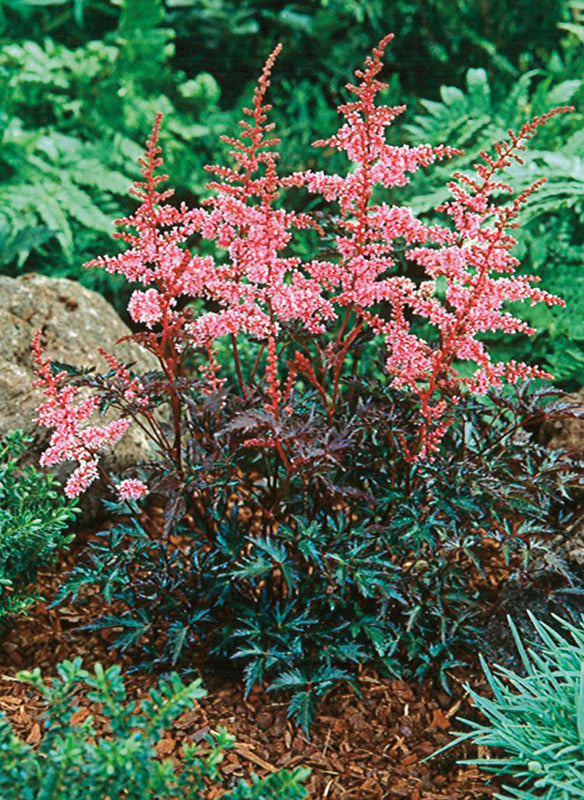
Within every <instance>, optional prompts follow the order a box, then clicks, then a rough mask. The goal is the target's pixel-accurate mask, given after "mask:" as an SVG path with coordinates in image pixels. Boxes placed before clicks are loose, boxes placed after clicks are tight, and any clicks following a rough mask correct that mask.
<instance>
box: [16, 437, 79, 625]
mask: <svg viewBox="0 0 584 800" xmlns="http://www.w3.org/2000/svg"><path fill="white" fill-rule="evenodd" d="M26 443H27V440H26V439H25V438H24V436H23V434H22V433H21V432H18V431H14V432H12V433H9V434H8V435H7V436H6V437H5V438H4V440H3V441H1V442H0V627H2V626H3V625H6V623H7V621H8V619H9V618H10V616H12V615H13V614H16V613H18V612H21V611H23V610H24V609H26V608H27V607H28V606H29V605H31V604H32V603H34V602H35V601H36V600H38V599H40V598H39V596H38V593H37V591H36V589H35V588H34V584H35V582H36V579H37V575H38V572H39V570H40V569H44V568H46V567H47V566H48V565H49V564H51V563H53V562H54V560H55V558H56V555H57V551H58V549H59V548H62V547H65V546H66V545H67V544H69V542H71V540H72V539H73V534H72V533H70V532H68V528H69V526H70V524H71V522H72V521H73V519H74V517H75V505H76V504H75V502H74V501H71V500H69V501H66V500H65V498H64V497H63V495H62V493H61V492H60V491H59V490H58V487H57V485H56V483H55V482H54V480H53V479H52V477H51V476H49V475H42V474H41V473H39V471H38V470H36V469H34V468H33V467H21V466H20V465H19V458H20V456H21V455H22V453H23V452H24V450H25V448H26Z"/></svg>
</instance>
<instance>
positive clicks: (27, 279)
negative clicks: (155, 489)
mask: <svg viewBox="0 0 584 800" xmlns="http://www.w3.org/2000/svg"><path fill="white" fill-rule="evenodd" d="M39 328H42V330H43V338H42V343H43V347H44V349H45V353H46V355H48V356H50V357H51V358H52V359H54V360H56V361H60V362H62V363H66V364H72V365H74V366H76V367H95V368H96V369H97V370H101V371H105V370H106V369H107V365H106V364H105V363H104V361H103V359H102V358H101V356H100V355H99V354H98V352H97V348H98V347H103V348H104V349H105V350H107V351H108V352H111V353H114V354H115V356H116V358H117V359H118V360H119V361H121V362H124V363H128V362H135V367H134V369H135V370H136V371H137V372H146V371H148V370H152V369H156V366H157V365H156V360H155V359H154V357H153V356H151V354H149V353H147V352H146V351H145V350H143V349H142V348H140V347H139V346H138V345H136V344H135V343H133V342H122V343H120V344H116V342H117V340H118V339H120V338H121V337H123V336H127V335H128V334H129V333H130V330H129V328H128V327H127V326H126V325H125V324H124V323H123V322H122V320H121V319H120V317H119V316H118V314H117V313H116V311H115V310H114V309H113V308H112V306H111V305H110V304H109V303H108V302H107V301H106V300H105V299H104V298H103V297H102V296H101V295H100V294H97V293H96V292H92V291H90V290H89V289H86V288H85V287H83V286H81V285H80V284H79V283H76V282H75V281H71V280H67V279H65V278H51V277H47V276H44V275H37V274H34V273H31V274H27V275H22V276H20V277H18V278H9V277H6V276H0V342H1V345H0V437H1V436H3V435H4V434H5V433H6V432H7V431H9V430H12V429H14V428H23V429H24V430H25V431H26V432H27V433H28V434H30V435H31V436H32V437H33V442H32V444H31V446H30V449H29V453H28V458H27V460H29V461H30V462H32V463H35V462H36V463H38V459H39V457H40V455H41V453H42V452H43V450H44V449H45V448H46V446H47V444H48V441H49V438H50V435H51V433H52V431H51V430H49V429H48V428H44V427H41V426H39V425H37V424H35V422H34V418H35V417H36V408H37V406H38V405H39V403H41V402H42V400H43V394H42V391H41V389H40V388H39V387H36V388H35V387H33V385H32V384H33V381H34V380H35V375H34V373H33V365H34V362H33V359H32V354H31V341H32V338H33V336H34V334H35V333H36V331H37V330H39ZM112 418H114V417H108V416H107V415H106V417H105V421H106V422H107V421H109V420H110V419H112ZM151 457H152V451H151V449H150V447H149V445H148V443H147V442H146V441H145V439H144V437H143V436H142V434H141V433H140V431H139V430H138V429H137V428H136V426H132V425H131V426H130V429H129V430H128V432H127V433H126V435H125V436H124V437H123V439H122V440H121V441H120V442H119V443H118V444H117V445H116V448H115V452H110V451H104V455H103V458H102V463H103V465H104V467H105V468H106V469H107V470H108V471H113V472H118V471H121V470H123V469H125V468H127V467H129V466H132V465H135V464H137V463H139V462H141V461H144V460H149V459H150V458H151ZM72 466H73V465H70V467H69V468H65V469H63V468H62V467H61V468H59V467H57V468H56V469H55V470H53V471H54V472H56V474H57V475H58V477H59V478H61V479H62V478H63V477H65V476H66V475H67V474H69V473H70V472H71V468H72ZM101 492H103V489H102V490H101ZM99 495H100V489H99V487H98V486H97V485H96V486H95V487H94V488H93V490H90V492H89V493H88V497H86V498H85V499H84V500H83V502H82V508H83V511H84V514H83V518H84V521H88V519H89V518H90V517H92V516H93V515H95V514H98V513H99V510H100V508H101V501H100V498H99Z"/></svg>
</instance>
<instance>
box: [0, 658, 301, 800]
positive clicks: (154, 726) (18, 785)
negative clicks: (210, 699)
mask: <svg viewBox="0 0 584 800" xmlns="http://www.w3.org/2000/svg"><path fill="white" fill-rule="evenodd" d="M57 671H58V675H59V677H58V678H56V679H54V680H53V682H52V685H50V686H47V685H45V683H44V682H43V680H42V677H41V674H40V670H39V669H38V668H36V669H34V670H33V671H32V672H20V673H19V674H18V675H17V677H18V679H19V680H21V681H25V682H26V683H30V684H31V685H32V686H34V687H35V688H36V689H37V690H39V691H40V692H41V695H42V698H43V702H44V705H45V706H46V710H45V711H44V712H43V727H44V734H43V736H42V739H41V741H40V744H39V745H38V747H36V748H35V747H32V746H31V745H29V744H25V743H24V742H23V741H22V740H21V739H19V737H18V736H17V735H16V734H15V733H14V732H13V730H12V728H11V725H10V723H9V721H8V720H7V719H6V718H5V716H4V714H2V713H0V792H1V795H2V798H3V800H41V798H46V797H49V796H50V797H51V798H52V800H77V799H79V800H81V798H82V799H83V800H103V798H104V797H111V798H114V797H116V798H117V797H124V798H127V800H174V799H175V798H177V797H180V798H181V800H202V798H203V797H207V792H208V789H209V785H210V782H213V783H214V784H215V785H216V786H217V784H221V783H222V781H221V779H220V776H219V772H218V765H219V764H220V763H221V760H222V758H223V751H224V750H225V748H228V747H229V746H230V745H231V744H232V743H233V737H231V736H230V735H229V734H228V733H227V731H226V730H225V729H223V728H220V729H219V730H218V731H217V732H216V733H215V734H214V735H209V734H208V735H207V737H206V742H207V746H206V747H205V750H206V752H205V753H204V754H203V753H199V750H200V748H199V747H198V746H197V745H193V744H184V745H183V750H184V756H183V758H182V760H181V764H180V768H179V770H178V772H177V769H176V767H175V764H174V763H173V761H172V759H166V760H164V761H161V760H159V759H157V757H156V749H155V748H156V744H157V742H158V741H159V739H160V738H161V735H162V734H163V732H164V731H165V729H166V728H167V727H168V726H169V725H171V724H172V722H173V721H174V720H175V719H176V718H177V717H178V716H179V715H180V714H181V712H182V711H184V710H185V709H188V708H189V706H190V705H191V704H192V701H193V700H197V699H200V698H201V697H204V696H205V695H206V692H205V691H204V689H203V688H202V687H201V682H200V680H197V681H195V682H194V683H191V684H190V685H188V686H185V685H183V683H182V682H181V680H180V679H179V678H178V676H177V675H176V674H173V675H171V677H170V678H169V679H167V680H161V681H160V683H159V686H158V689H150V690H149V692H148V696H147V697H142V698H141V699H140V702H139V703H137V702H136V701H128V699H127V695H126V689H125V686H124V682H123V678H122V676H121V671H120V667H119V666H117V665H116V666H112V667H109V668H108V669H107V670H104V669H103V667H102V666H101V664H96V665H95V670H94V674H93V675H91V674H90V673H89V672H87V671H86V670H84V669H82V666H81V659H80V658H76V659H75V660H74V661H73V662H71V661H64V662H62V663H61V664H59V665H58V667H57ZM87 689H89V690H90V691H89V692H87V699H88V700H90V701H93V702H95V703H99V704H101V709H102V711H101V714H102V715H103V716H104V717H106V719H107V723H108V725H107V728H106V730H105V731H104V730H103V729H101V726H100V729H99V730H98V729H97V726H96V725H94V720H93V717H92V716H86V717H85V718H84V719H82V720H80V719H79V711H80V706H79V704H78V697H79V694H78V693H79V691H80V690H81V691H84V690H87ZM307 774H308V771H307V770H305V769H300V768H298V769H296V770H294V771H293V772H287V771H285V770H284V771H282V772H279V773H275V774H273V775H269V776H268V777H267V778H265V779H263V780H260V779H259V778H258V777H257V776H255V775H254V776H253V778H252V782H251V783H248V782H246V781H243V780H240V781H239V782H238V783H237V785H236V786H234V787H232V791H227V792H226V793H225V794H223V795H222V797H225V798H226V800H229V798H233V800H235V798H238V800H272V799H273V800H276V798H277V799H278V800H285V799H287V800H301V798H304V797H306V791H305V789H304V788H303V787H302V785H301V782H302V780H304V778H306V776H307Z"/></svg>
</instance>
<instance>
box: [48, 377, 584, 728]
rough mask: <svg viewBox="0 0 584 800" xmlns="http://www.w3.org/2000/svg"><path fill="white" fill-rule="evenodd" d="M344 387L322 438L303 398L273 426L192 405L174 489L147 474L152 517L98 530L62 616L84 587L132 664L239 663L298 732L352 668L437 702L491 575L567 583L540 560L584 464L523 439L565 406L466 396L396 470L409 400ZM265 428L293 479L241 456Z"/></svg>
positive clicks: (245, 413) (531, 398)
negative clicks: (410, 682) (421, 687)
mask: <svg viewBox="0 0 584 800" xmlns="http://www.w3.org/2000/svg"><path fill="white" fill-rule="evenodd" d="M347 388H348V390H350V391H352V398H353V399H352V404H349V405H348V406H347V409H348V410H347V411H346V415H345V417H344V418H341V419H340V420H339V422H338V424H337V426H336V427H335V428H334V429H333V430H332V431H331V430H330V429H329V430H328V433H326V431H327V428H326V424H325V420H323V419H321V418H320V417H319V413H318V410H317V408H318V407H317V406H316V405H315V404H314V403H312V404H311V403H310V402H309V398H310V392H309V391H307V397H306V401H305V407H304V413H299V412H298V413H295V414H294V415H293V416H292V417H290V418H289V419H288V421H286V420H284V419H282V420H280V421H279V422H278V423H275V422H274V420H270V419H269V415H268V414H267V412H266V411H265V409H263V408H262V407H261V406H260V407H255V408H254V407H253V406H252V407H250V404H251V400H250V399H249V398H248V399H247V400H245V401H244V400H243V399H242V398H240V397H236V396H233V395H230V394H229V393H228V392H227V391H226V390H222V392H221V393H220V394H219V395H217V396H215V397H213V396H211V397H208V398H207V400H206V402H205V404H204V406H201V404H199V405H197V404H195V403H193V404H192V407H191V410H190V415H189V418H188V422H187V423H186V424H185V427H184V430H183V434H182V438H183V442H185V443H186V444H185V446H186V449H187V452H188V453H189V454H190V457H189V459H188V461H187V466H186V468H185V474H184V475H183V476H182V478H181V477H179V476H177V474H176V471H173V470H172V467H171V465H166V464H165V463H164V462H161V463H159V464H157V465H153V466H152V467H151V474H150V479H149V481H148V482H149V485H151V486H152V487H153V489H154V491H155V492H156V493H157V497H158V499H157V501H156V502H157V504H158V505H159V507H160V516H159V517H158V518H156V516H151V518H150V521H148V522H144V520H142V521H141V522H137V521H134V522H132V523H122V524H117V525H115V526H114V527H113V528H112V529H110V530H108V531H104V532H103V533H102V534H101V538H102V543H101V544H93V545H92V546H91V547H90V549H89V550H88V552H87V554H86V556H87V557H86V558H85V559H84V560H82V561H80V562H79V563H78V564H77V565H76V566H75V568H74V570H73V572H72V573H71V574H70V575H69V576H68V578H67V580H66V582H65V584H64V585H63V586H62V588H61V592H60V596H59V598H58V600H62V599H64V598H65V597H66V596H67V595H69V594H71V595H73V599H75V598H78V600H77V601H78V602H82V598H83V594H84V591H86V590H87V588H88V587H90V586H92V585H94V584H95V585H97V587H98V589H99V591H101V592H102V593H103V596H104V599H105V600H106V602H108V603H111V602H114V601H115V602H116V605H117V608H119V607H120V606H119V603H120V602H121V604H122V605H121V608H122V609H123V610H122V611H121V612H120V611H117V612H116V613H115V614H111V613H110V614H108V613H107V612H104V614H103V615H102V616H101V617H100V618H98V619H97V620H95V622H94V623H92V627H97V628H114V629H116V638H115V641H114V647H116V648H119V649H121V650H130V651H131V652H133V653H135V656H134V657H135V658H136V664H137V665H139V666H141V667H150V668H152V667H158V668H160V667H164V666H165V665H168V664H171V665H178V666H180V667H181V668H185V669H186V668H188V667H189V665H192V659H193V658H194V654H195V653H198V654H199V657H201V658H204V659H205V662H206V663H207V664H219V665H221V669H226V668H228V667H227V666H226V665H227V664H228V663H229V662H232V663H235V664H237V665H239V667H240V669H242V670H243V675H244V679H245V684H246V691H247V692H249V691H250V690H251V688H252V687H253V686H254V685H262V684H263V685H268V686H269V689H270V691H276V690H278V691H281V690H282V691H286V692H287V693H288V695H289V697H290V706H289V710H290V714H291V715H292V716H293V717H294V718H295V720H296V721H297V722H298V723H299V724H300V725H302V726H303V727H304V729H305V730H307V729H308V726H309V724H310V720H311V719H312V717H313V715H314V713H315V710H316V708H317V705H318V701H319V700H320V699H321V698H322V697H323V696H324V695H326V694H327V693H328V692H329V691H330V690H331V689H332V688H333V687H334V686H335V685H336V684H338V682H339V681H345V682H346V683H348V684H350V685H353V686H355V687H356V686H357V684H356V682H355V679H356V674H357V672H358V668H359V666H360V665H364V664H373V665H375V666H376V667H377V668H378V669H381V670H382V671H385V672H387V673H390V674H396V675H403V676H410V677H411V676H414V675H415V676H417V677H418V678H422V677H424V676H425V675H429V674H431V675H434V676H435V677H437V678H440V680H441V681H442V683H443V684H444V685H446V686H447V676H446V670H447V669H448V668H449V667H452V666H454V665H456V664H458V663H462V662H464V661H465V660H466V659H467V658H468V657H469V653H470V648H472V647H475V646H476V643H477V642H478V641H480V637H481V630H482V628H483V625H484V624H485V622H486V621H487V620H488V618H489V613H490V609H491V608H492V605H493V595H494V593H495V591H494V590H493V585H492V584H491V582H490V581H489V576H490V575H491V573H493V575H492V577H493V578H494V585H495V586H497V585H498V584H499V583H502V582H504V581H505V580H507V579H509V578H510V577H513V576H514V577H517V576H520V577H521V578H522V579H524V580H526V581H528V580H529V579H530V576H534V577H539V576H541V574H542V572H545V571H546V570H547V571H550V572H556V573H559V574H560V577H561V580H560V583H562V581H563V582H564V583H566V582H569V581H570V580H571V577H570V575H569V572H568V570H567V567H566V566H565V565H564V564H562V562H561V560H560V559H558V558H557V557H556V556H555V555H553V554H552V553H551V552H548V546H547V542H548V541H550V540H551V538H553V536H554V535H556V534H558V532H559V531H560V530H561V529H562V527H563V526H564V525H565V519H564V517H565V516H566V512H565V511H564V508H565V506H566V501H567V498H568V497H569V496H570V493H571V492H573V490H574V487H577V484H578V480H579V476H581V466H580V465H579V464H577V463H573V462H571V461H570V460H569V459H568V458H567V457H565V456H564V455H562V454H558V453H550V452H548V451H547V450H545V449H544V448H543V447H542V446H540V445H538V444H537V443H536V442H535V441H534V440H533V438H532V436H531V434H530V433H529V432H528V430H527V429H532V428H534V427H537V425H538V424H539V422H541V420H543V419H545V418H546V417H547V418H553V416H554V415H558V414H561V413H565V412H566V409H565V404H562V403H558V402H552V403H550V402H548V403H547V405H545V404H544V401H546V400H547V401H549V400H550V398H549V397H547V396H546V394H545V392H543V391H541V390H539V391H537V390H535V391H533V390H528V389H527V388H526V387H524V388H522V389H521V390H520V391H518V393H517V394H516V396H515V397H506V396H502V395H501V394H500V393H499V394H492V395H490V396H489V399H488V400H487V401H485V400H478V399H476V398H475V399H471V398H466V399H465V400H461V401H460V405H459V407H458V409H457V411H458V413H457V418H456V420H454V421H453V423H452V425H451V427H450V429H449V431H448V432H447V434H446V437H445V439H444V443H443V448H442V450H441V452H440V453H439V454H438V455H437V456H436V459H435V460H434V461H433V462H420V463H418V464H414V465H412V464H408V463H407V462H406V461H405V460H404V459H403V456H402V454H401V450H400V446H401V443H402V442H403V441H404V439H405V440H406V441H407V440H408V437H409V438H410V439H411V438H412V437H413V436H415V424H414V423H415V419H416V408H415V402H414V401H413V400H412V399H411V398H410V399H408V398H407V396H404V395H403V394H402V393H399V392H396V391H392V390H391V389H389V388H387V387H384V386H383V384H379V383H376V384H375V385H372V383H371V380H370V379H366V378H359V377H356V378H355V379H354V380H353V381H352V383H351V385H350V386H348V387H347ZM237 406H239V407H240V409H241V410H240V412H239V414H236V413H234V409H235V408H236V407H237ZM242 406H245V407H244V408H241V407H242ZM296 407H297V409H298V404H297V406H296ZM274 424H277V425H278V426H279V427H278V435H279V436H280V438H281V440H282V441H285V442H286V446H287V448H288V451H289V452H292V453H293V456H292V457H295V458H296V459H297V467H296V469H295V470H294V473H293V475H292V476H289V475H288V476H286V475H285V474H284V473H283V472H282V471H278V467H277V459H276V462H274V459H275V458H276V457H275V456H274V453H273V451H272V450H270V449H266V450H265V451H264V452H263V453H262V452H261V451H260V452H258V451H257V449H253V450H252V449H249V448H245V447H242V446H241V443H242V440H245V438H246V437H249V436H250V435H251V436H253V437H256V438H257V437H259V438H261V437H262V436H265V435H267V434H266V429H267V430H273V426H274ZM112 508H113V507H112ZM118 510H122V509H118ZM126 510H127V509H126ZM538 570H539V572H538ZM497 575H498V577H496V576H497ZM138 653H140V656H138Z"/></svg>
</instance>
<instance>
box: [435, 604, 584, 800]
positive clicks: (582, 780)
mask: <svg viewBox="0 0 584 800" xmlns="http://www.w3.org/2000/svg"><path fill="white" fill-rule="evenodd" d="M530 618H531V621H532V623H533V626H534V628H535V630H536V632H537V635H538V638H539V640H540V641H539V642H538V643H537V645H535V646H534V647H533V648H528V649H526V648H525V646H524V645H523V643H522V641H521V638H520V636H519V634H518V632H517V629H516V628H515V625H514V624H513V622H512V620H511V619H509V624H510V626H511V630H512V632H513V637H514V639H515V643H516V645H517V649H518V651H519V654H520V656H521V661H522V663H523V667H524V671H525V672H524V674H521V675H519V674H517V673H515V672H513V671H511V670H508V669H505V668H503V667H498V666H495V667H494V672H493V671H492V670H491V669H490V668H489V666H488V665H487V664H486V662H485V661H484V659H482V664H483V669H484V672H485V675H486V677H487V680H488V683H489V686H490V688H491V691H492V693H493V697H492V698H489V697H484V696H483V695H480V694H478V693H477V692H476V691H474V690H473V689H471V688H469V687H467V691H468V692H469V694H470V696H471V698H472V701H473V704H474V705H475V707H476V708H477V709H478V710H479V711H480V712H481V713H482V714H483V715H484V716H485V717H486V718H487V720H488V721H487V722H486V723H485V722H477V721H475V720H467V719H463V720H461V721H462V722H465V723H466V724H467V725H468V726H470V728H471V730H470V731H466V732H463V733H458V734H456V739H455V741H454V742H452V743H451V744H450V745H448V747H453V746H454V745H457V744H460V743H461V742H463V741H467V740H471V741H472V742H474V744H476V745H483V746H485V747H489V748H491V747H493V748H496V749H497V752H496V753H495V754H494V757H492V758H481V759H473V760H472V761H464V762H461V763H465V764H476V765H478V766H480V767H482V768H483V769H485V770H488V771H489V772H492V773H494V774H496V775H503V776H505V777H507V778H509V777H511V778H514V780H512V783H511V785H505V786H504V789H505V794H497V795H496V797H499V798H502V800H503V799H504V798H506V799H507V800H510V799H511V798H515V800H519V798H521V799H522V800H531V798H533V800H535V798H544V797H545V798H546V800H575V798H577V797H582V786H584V758H583V755H582V737H583V736H584V728H583V726H584V628H583V627H582V622H584V618H583V620H581V622H580V624H579V625H574V624H572V623H569V622H567V621H565V620H561V619H560V618H559V617H557V618H556V619H557V621H558V623H560V625H561V628H562V629H563V632H564V633H560V632H559V631H558V629H557V628H555V627H551V626H550V625H546V624H545V623H543V622H540V621H538V620H537V619H535V617H534V616H533V615H531V614H530ZM500 751H503V753H500ZM439 752H443V751H439Z"/></svg>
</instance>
